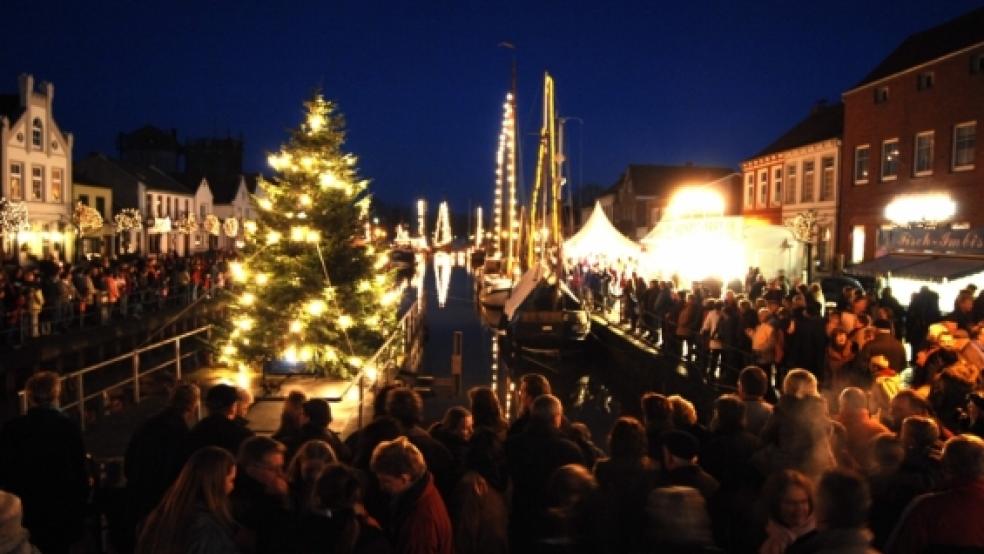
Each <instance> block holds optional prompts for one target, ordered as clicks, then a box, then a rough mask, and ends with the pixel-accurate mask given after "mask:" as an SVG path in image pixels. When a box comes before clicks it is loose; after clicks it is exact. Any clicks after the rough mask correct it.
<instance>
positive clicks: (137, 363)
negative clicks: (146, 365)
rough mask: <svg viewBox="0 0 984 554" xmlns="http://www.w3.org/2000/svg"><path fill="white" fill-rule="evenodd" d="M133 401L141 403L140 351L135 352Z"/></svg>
mask: <svg viewBox="0 0 984 554" xmlns="http://www.w3.org/2000/svg"><path fill="white" fill-rule="evenodd" d="M133 403H134V404H139V403H140V351H139V350H135V351H134V352H133Z"/></svg>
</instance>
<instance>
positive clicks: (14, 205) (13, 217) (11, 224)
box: [0, 198, 29, 235]
mask: <svg viewBox="0 0 984 554" xmlns="http://www.w3.org/2000/svg"><path fill="white" fill-rule="evenodd" d="M28 227H29V223H28V216H27V204H26V203H24V202H11V201H10V200H7V199H6V198H0V234H4V235H8V234H15V233H17V232H18V231H24V230H26V229H27V228H28Z"/></svg>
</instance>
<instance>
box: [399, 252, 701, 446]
mask: <svg viewBox="0 0 984 554" xmlns="http://www.w3.org/2000/svg"><path fill="white" fill-rule="evenodd" d="M475 279H476V276H475V274H474V273H473V271H472V270H471V269H470V268H469V267H468V264H467V256H464V255H461V256H458V255H455V254H444V253H438V254H435V255H433V256H430V257H427V258H423V257H418V262H417V274H416V277H415V279H414V284H415V287H417V290H416V293H417V294H418V297H420V298H423V301H424V303H425V306H426V308H425V310H426V311H425V325H426V337H425V339H424V340H425V344H424V354H423V361H422V364H421V367H420V373H421V374H423V375H431V376H433V377H434V379H435V383H440V384H443V386H435V387H434V390H433V395H428V397H426V398H425V407H426V408H425V409H426V413H425V417H426V419H428V420H435V419H438V418H440V417H441V416H442V414H443V413H444V411H445V410H446V409H447V408H449V407H451V406H459V405H464V406H467V404H468V399H467V390H468V389H469V388H471V387H475V386H490V387H492V388H493V389H494V390H495V391H496V393H497V394H498V395H499V399H500V401H501V402H502V403H503V405H504V407H505V408H506V411H507V412H508V413H510V415H511V416H512V415H515V408H516V407H515V405H514V404H515V388H516V385H515V383H516V382H517V379H518V378H519V377H520V376H521V375H523V374H525V373H529V372H537V373H541V374H543V375H545V376H546V377H547V378H548V379H549V380H550V382H551V385H552V386H553V388H554V394H556V395H557V396H558V397H559V398H560V399H561V401H562V402H563V404H564V408H565V413H566V415H567V416H568V417H569V418H570V419H572V420H576V421H580V422H583V423H585V424H586V425H587V426H588V428H589V430H590V431H591V432H592V436H593V438H594V440H595V442H596V443H597V444H598V445H599V446H604V444H605V442H606V435H607V433H608V430H609V429H610V428H611V424H612V423H613V422H614V420H615V419H616V418H617V417H619V416H620V415H634V416H639V415H640V413H639V398H640V397H641V395H642V394H643V393H644V392H646V391H647V390H657V391H660V392H663V393H665V394H682V395H684V396H685V397H686V398H688V399H690V400H692V401H694V402H695V403H696V404H697V407H698V412H699V413H701V414H702V415H703V414H707V413H708V410H706V409H705V408H706V407H707V405H708V404H709V403H710V401H711V399H713V397H714V396H716V394H718V392H717V391H715V390H712V389H711V388H709V387H707V386H705V385H703V384H701V383H693V382H691V381H689V380H688V379H687V378H686V377H685V376H684V375H682V373H681V371H680V369H679V367H678V364H676V363H674V362H671V361H668V360H667V359H665V358H663V357H662V356H658V355H655V354H653V352H652V351H651V350H648V351H647V350H643V349H640V348H638V347H637V346H636V345H634V344H633V343H632V342H631V341H628V340H625V339H624V337H623V336H622V335H621V334H620V333H619V332H617V331H615V332H613V331H612V330H611V329H610V328H608V327H606V326H605V325H604V324H602V323H599V322H598V321H595V322H594V323H593V324H592V333H591V334H590V335H589V336H588V338H587V339H586V341H585V344H584V345H583V348H580V349H578V351H577V352H572V353H562V354H561V355H559V356H534V355H531V354H524V353H520V352H517V351H513V350H512V349H511V348H510V345H509V343H508V339H507V337H506V336H505V335H503V334H502V333H501V332H500V331H497V330H496V329H497V327H498V322H499V319H500V318H501V317H502V314H501V313H499V312H488V311H486V310H484V309H483V308H481V306H480V304H479V303H478V301H477V294H476V288H475V287H476V285H475ZM455 333H461V345H460V346H461V348H460V352H461V358H460V359H461V387H460V389H459V390H454V387H449V386H448V385H449V384H451V383H453V382H454V380H453V375H452V365H453V361H452V357H453V354H454V353H455V338H454V336H455Z"/></svg>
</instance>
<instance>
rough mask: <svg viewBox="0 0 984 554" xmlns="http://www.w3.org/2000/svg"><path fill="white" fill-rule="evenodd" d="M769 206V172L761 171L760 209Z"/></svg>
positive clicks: (766, 170)
mask: <svg viewBox="0 0 984 554" xmlns="http://www.w3.org/2000/svg"><path fill="white" fill-rule="evenodd" d="M768 204H769V170H768V169H763V170H762V171H759V207H760V208H764V207H766V206H767V205H768Z"/></svg>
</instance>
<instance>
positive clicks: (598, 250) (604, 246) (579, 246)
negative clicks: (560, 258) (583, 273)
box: [564, 202, 642, 262]
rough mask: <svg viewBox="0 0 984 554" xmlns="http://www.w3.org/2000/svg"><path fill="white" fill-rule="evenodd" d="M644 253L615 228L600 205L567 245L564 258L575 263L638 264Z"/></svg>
mask: <svg viewBox="0 0 984 554" xmlns="http://www.w3.org/2000/svg"><path fill="white" fill-rule="evenodd" d="M641 252H642V248H641V247H640V246H639V245H638V244H637V243H635V242H634V241H632V240H630V239H628V238H626V237H625V235H623V234H622V233H620V232H619V231H618V229H616V228H615V226H614V225H612V223H611V221H609V220H608V216H606V215H605V210H603V209H602V208H601V204H599V203H598V202H595V206H594V211H592V212H591V216H590V217H588V220H587V221H585V222H584V225H583V226H582V227H581V229H580V230H579V231H578V232H577V233H576V234H575V235H574V236H572V237H571V238H569V239H567V240H566V241H564V257H566V258H568V259H574V260H582V259H588V260H589V261H592V262H593V261H609V262H614V261H616V260H622V261H626V260H629V259H631V260H637V259H638V258H639V254H640V253H641Z"/></svg>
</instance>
